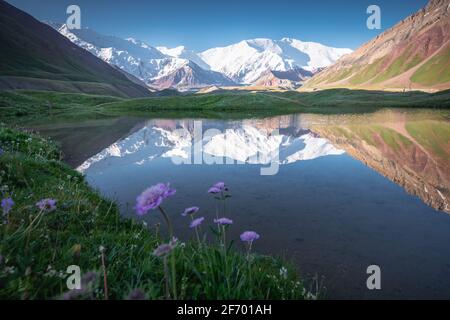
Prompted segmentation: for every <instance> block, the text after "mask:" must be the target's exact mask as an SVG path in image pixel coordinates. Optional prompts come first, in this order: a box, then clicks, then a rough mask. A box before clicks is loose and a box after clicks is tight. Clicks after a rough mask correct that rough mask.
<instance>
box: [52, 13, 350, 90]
mask: <svg viewBox="0 0 450 320" xmlns="http://www.w3.org/2000/svg"><path fill="white" fill-rule="evenodd" d="M46 23H47V24H49V25H50V26H52V27H53V28H54V29H56V30H57V31H58V32H59V33H61V34H62V35H64V36H65V37H67V38H68V39H69V40H70V41H72V42H73V43H75V44H76V45H78V46H80V47H81V48H83V49H86V50H88V51H89V52H91V53H92V54H94V55H95V56H97V57H99V58H100V59H102V60H103V61H105V62H108V63H109V64H112V65H115V66H117V67H119V68H120V69H122V70H124V71H126V72H128V73H130V74H131V75H133V76H134V77H136V78H138V79H140V80H141V81H143V82H144V83H146V84H147V85H148V86H149V87H151V88H155V89H158V90H160V89H165V88H176V89H181V90H183V89H192V88H200V87H205V86H212V85H215V86H237V85H264V86H266V85H269V86H272V85H277V86H286V87H295V86H298V85H299V84H301V83H302V82H303V81H304V80H305V79H308V78H310V77H311V76H312V75H313V74H314V73H315V72H317V71H319V70H321V69H322V68H324V67H327V66H329V65H331V64H333V63H334V62H335V61H336V60H337V59H339V58H340V57H341V56H343V55H345V54H348V53H351V52H352V50H350V49H341V48H332V47H327V46H324V45H322V44H320V43H315V42H302V41H300V40H296V39H290V38H283V39H281V40H271V39H252V40H243V41H240V42H238V43H236V44H232V45H229V46H226V47H218V48H211V49H208V50H206V51H203V52H199V53H197V52H195V51H193V50H190V49H188V48H186V47H184V46H178V47H175V48H168V47H163V46H158V47H152V46H150V45H148V44H146V43H144V42H142V41H140V40H136V39H134V38H128V39H121V38H118V37H114V36H107V35H101V34H99V33H97V32H95V31H94V30H92V29H89V28H82V29H69V28H67V26H66V25H65V24H58V23H52V22H46Z"/></svg>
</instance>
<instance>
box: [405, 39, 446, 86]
mask: <svg viewBox="0 0 450 320" xmlns="http://www.w3.org/2000/svg"><path fill="white" fill-rule="evenodd" d="M411 80H412V81H413V82H416V83H420V84H423V85H428V86H432V85H437V84H443V83H448V82H450V45H449V46H447V47H446V48H445V49H444V50H443V52H442V53H439V54H437V55H436V56H434V57H433V58H431V59H430V60H429V61H427V62H426V63H425V64H424V65H423V66H421V67H420V68H419V69H417V71H416V72H415V73H414V74H413V75H412V77H411Z"/></svg>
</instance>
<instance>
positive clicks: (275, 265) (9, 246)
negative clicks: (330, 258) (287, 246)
mask: <svg viewBox="0 0 450 320" xmlns="http://www.w3.org/2000/svg"><path fill="white" fill-rule="evenodd" d="M0 143H1V148H2V150H3V152H4V153H3V154H2V155H1V156H0V186H2V187H1V188H2V195H3V197H9V196H11V197H12V198H13V200H14V202H15V205H14V206H13V208H12V210H11V211H10V212H9V214H8V216H7V220H6V221H7V223H4V224H1V225H0V256H1V257H0V298H1V299H54V298H60V297H61V296H62V295H63V294H64V293H65V292H67V289H66V279H65V278H66V277H67V276H68V275H67V274H66V269H67V267H68V266H69V265H78V266H80V268H81V271H82V274H86V273H88V272H91V271H92V272H94V273H95V274H96V275H97V277H96V279H97V280H95V281H92V282H90V284H89V286H87V285H86V288H88V289H87V292H84V294H83V295H82V296H80V297H79V298H88V299H103V298H104V296H105V290H104V285H103V278H102V277H103V274H102V272H103V271H102V270H103V269H102V262H101V258H100V257H101V254H100V252H99V247H100V246H103V247H105V248H106V251H105V259H106V274H107V288H108V291H109V298H110V299H122V298H126V297H127V296H128V294H129V293H130V292H131V291H132V290H133V289H136V288H138V289H140V290H142V291H143V292H145V294H146V297H147V298H150V299H162V298H164V297H165V286H164V283H165V282H164V279H165V278H164V270H163V269H164V268H163V260H162V259H161V258H158V257H156V256H154V255H153V254H152V252H153V250H154V249H155V248H156V246H157V245H158V244H159V243H161V241H163V239H162V238H161V236H160V233H157V232H155V231H154V230H148V229H147V228H145V227H144V226H143V225H142V224H140V223H138V222H136V221H134V220H126V219H122V218H121V217H120V214H119V211H118V208H117V206H116V205H115V204H114V203H113V202H111V201H109V200H106V199H103V198H102V197H101V196H100V195H99V194H98V193H97V192H96V191H94V190H93V189H92V188H90V187H89V186H88V184H87V183H86V182H85V180H84V178H83V176H81V175H80V174H79V173H77V172H76V171H74V170H73V169H71V168H70V167H68V166H67V165H65V164H64V163H62V162H61V161H60V160H59V159H60V153H59V150H58V148H57V146H56V145H55V144H54V143H52V142H51V141H48V140H46V139H43V138H41V137H39V136H36V135H34V134H30V133H25V132H21V131H18V130H13V129H10V128H7V127H5V126H3V125H2V126H0ZM49 197H51V198H55V199H56V200H57V209H56V210H55V211H52V212H43V211H40V210H39V209H37V208H36V206H35V203H36V202H37V201H39V200H40V199H42V198H49ZM167 201H170V199H168V200H167ZM232 227H235V226H232ZM255 245H256V248H257V243H256V244H255ZM171 254H173V255H174V257H175V258H176V265H175V271H176V278H177V281H176V290H177V293H178V298H181V299H302V298H305V296H306V295H307V294H308V292H307V291H305V290H304V285H303V282H302V281H301V280H300V279H299V276H298V274H297V272H296V271H295V268H294V267H293V266H292V265H290V264H289V263H286V262H283V261H281V260H280V259H277V258H273V257H270V256H262V255H259V254H257V253H251V255H250V256H249V258H247V256H246V255H245V254H244V253H241V252H240V251H236V250H234V249H232V248H230V249H229V250H227V251H224V250H223V247H221V246H219V245H217V244H215V243H211V244H209V243H206V242H204V243H203V244H202V245H201V246H199V245H198V244H196V243H193V242H187V243H186V244H185V245H184V246H183V245H179V246H177V247H176V248H175V250H174V251H173V252H172V253H171ZM283 268H286V272H280V270H284V269H283ZM171 279H172V278H171ZM309 297H310V296H309Z"/></svg>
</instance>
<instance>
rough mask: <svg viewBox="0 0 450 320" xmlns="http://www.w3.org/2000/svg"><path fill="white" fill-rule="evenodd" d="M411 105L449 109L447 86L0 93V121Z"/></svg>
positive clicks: (249, 114) (222, 115)
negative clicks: (134, 94) (138, 94)
mask: <svg viewBox="0 0 450 320" xmlns="http://www.w3.org/2000/svg"><path fill="white" fill-rule="evenodd" d="M414 107H417V108H439V109H444V108H450V90H447V91H442V92H438V93H433V94H429V93H424V92H418V91H417V92H407V93H395V92H381V91H366V90H348V89H330V90H324V91H314V92H296V91H290V92H278V93H276V92H274V93H267V92H258V93H246V92H226V93H211V94H190V95H182V96H162V97H151V98H140V99H122V98H117V97H111V96H99V95H89V94H77V93H59V92H52V91H30V90H16V91H3V92H0V121H3V122H5V123H9V124H18V125H27V124H30V123H42V122H56V121H69V122H70V121H81V120H90V119H102V118H111V117H118V116H137V117H152V118H156V117H160V118H181V117H184V118H187V117H189V118H217V119H234V118H237V119H242V118H256V117H270V116H276V115H283V114H291V113H317V114H339V113H364V112H373V111H376V110H378V109H380V108H414Z"/></svg>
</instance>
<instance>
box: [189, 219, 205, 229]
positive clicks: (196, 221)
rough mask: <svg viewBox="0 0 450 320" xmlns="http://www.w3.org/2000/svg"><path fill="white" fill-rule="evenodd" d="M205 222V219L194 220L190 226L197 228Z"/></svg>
mask: <svg viewBox="0 0 450 320" xmlns="http://www.w3.org/2000/svg"><path fill="white" fill-rule="evenodd" d="M203 220H205V218H204V217H200V218H197V219H194V220H192V222H191V224H190V225H189V228H197V227H198V226H199V225H201V224H202V222H203Z"/></svg>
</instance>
